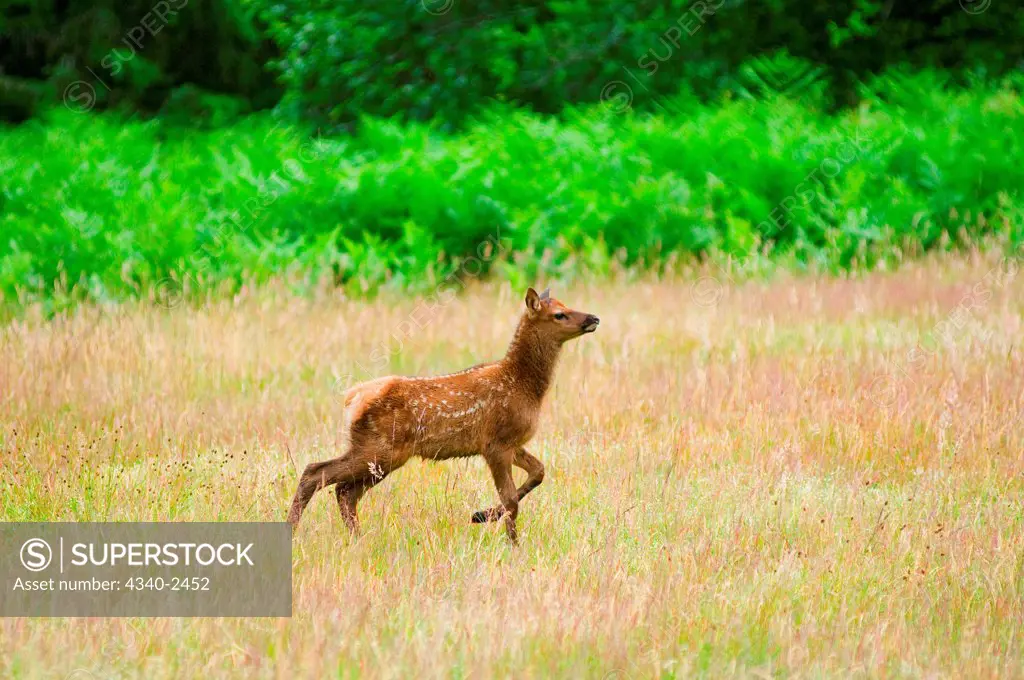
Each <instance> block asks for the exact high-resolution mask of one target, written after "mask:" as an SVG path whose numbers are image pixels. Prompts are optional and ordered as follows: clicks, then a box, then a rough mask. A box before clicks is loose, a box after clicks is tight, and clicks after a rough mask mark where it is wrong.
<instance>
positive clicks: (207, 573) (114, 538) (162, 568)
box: [0, 522, 292, 616]
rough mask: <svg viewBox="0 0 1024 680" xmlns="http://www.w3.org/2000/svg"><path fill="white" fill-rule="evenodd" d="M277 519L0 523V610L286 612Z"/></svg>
mask: <svg viewBox="0 0 1024 680" xmlns="http://www.w3.org/2000/svg"><path fill="white" fill-rule="evenodd" d="M291 614H292V538H291V527H290V526H288V524H286V523H284V522H199V523H191V522H83V523H73V522H69V523H59V522H53V523H44V522H6V523H0V616H291Z"/></svg>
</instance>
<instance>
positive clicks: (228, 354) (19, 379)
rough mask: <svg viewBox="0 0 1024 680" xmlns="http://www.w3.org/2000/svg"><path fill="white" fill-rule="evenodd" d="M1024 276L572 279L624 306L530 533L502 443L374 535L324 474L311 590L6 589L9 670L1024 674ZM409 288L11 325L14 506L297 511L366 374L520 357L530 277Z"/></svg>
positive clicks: (302, 584)
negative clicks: (250, 615)
mask: <svg viewBox="0 0 1024 680" xmlns="http://www.w3.org/2000/svg"><path fill="white" fill-rule="evenodd" d="M1016 274H1017V263H1016V261H1005V260H1000V259H999V258H997V257H995V256H989V255H974V256H972V257H963V258H946V259H935V260H928V261H925V262H921V263H918V264H914V265H909V266H907V267H906V268H904V269H901V270H899V271H898V272H896V273H884V274H883V273H879V274H872V275H868V276H863V277H860V278H855V279H831V278H811V277H807V278H792V277H781V278H776V279H774V280H772V281H770V282H748V283H733V282H732V281H731V280H730V278H729V277H727V276H726V275H725V274H724V273H723V272H721V271H719V270H716V269H709V270H707V271H706V272H705V276H706V278H702V279H699V280H697V281H696V283H694V281H695V279H694V278H687V279H678V280H675V279H664V280H657V281H656V280H653V279H646V280H645V279H640V280H636V281H631V282H621V283H603V284H593V285H575V286H572V287H569V288H559V287H557V286H556V287H555V288H554V290H553V291H552V292H553V294H554V295H555V296H557V297H559V298H560V299H562V300H563V301H565V302H566V303H567V304H569V305H570V306H574V307H577V308H580V309H584V310H587V311H592V312H594V313H596V314H598V315H600V316H601V319H602V323H601V327H600V330H599V331H598V332H597V333H596V334H594V335H592V336H587V337H584V338H581V339H580V340H577V341H575V342H573V343H572V344H571V345H569V346H568V347H567V352H566V353H565V355H564V356H563V359H562V363H561V365H560V368H559V371H558V375H557V378H556V383H555V386H554V388H553V389H552V392H551V393H550V396H549V398H548V402H547V404H546V406H545V412H544V415H543V418H542V425H541V429H540V432H539V433H538V436H537V437H536V439H535V440H534V441H533V442H532V444H531V446H530V447H529V448H530V450H531V451H532V452H533V453H534V454H535V455H537V456H538V457H539V458H540V459H541V460H542V461H544V463H545V464H546V466H547V471H548V474H547V478H546V480H545V482H544V484H543V485H542V486H541V487H540V488H539V489H537V490H536V491H534V492H533V493H532V494H531V495H530V496H529V497H527V498H526V499H525V500H524V501H523V503H522V505H521V510H520V519H519V526H520V540H521V546H520V548H519V549H513V548H511V547H510V546H509V544H508V542H507V540H506V538H505V536H504V532H503V529H502V527H501V525H500V524H489V525H471V524H470V522H469V519H470V515H471V513H472V512H473V511H475V510H479V509H482V508H485V507H488V506H490V505H493V504H494V502H495V500H496V494H495V491H494V489H493V485H492V482H491V480H490V475H489V474H488V472H487V470H486V468H485V466H484V465H483V462H482V461H481V460H479V459H473V460H468V461H453V462H449V463H445V464H427V463H421V462H417V461H414V462H411V463H410V464H409V465H407V466H405V467H404V468H403V469H402V470H400V471H399V472H398V473H396V474H395V475H392V476H391V477H389V478H388V479H387V481H386V482H384V483H383V484H382V485H381V486H380V487H378V488H376V489H374V490H373V491H371V492H370V493H369V494H368V495H367V497H366V499H365V500H364V501H363V504H362V505H361V506H360V512H361V518H362V522H363V534H362V535H361V536H360V537H358V538H353V537H351V536H350V535H349V534H348V532H347V531H346V530H345V528H344V526H343V524H342V522H341V519H340V517H339V515H338V513H337V508H336V506H335V504H334V498H333V494H328V493H324V494H320V495H318V496H317V497H316V498H315V499H314V501H313V502H312V503H311V504H310V507H309V510H308V511H307V514H306V516H305V518H304V520H303V525H302V527H301V528H300V530H299V532H298V534H297V537H296V539H295V543H294V578H295V584H294V616H293V617H292V618H290V619H0V677H13V678H65V677H67V676H68V675H69V674H70V675H71V677H73V678H78V679H84V678H97V679H101V678H102V679H105V678H147V679H159V678H183V677H202V678H219V677H229V676H231V677H235V676H244V677H256V678H281V679H286V678H293V677H382V678H405V677H419V676H423V677H445V678H463V677H466V678H487V677H550V676H563V677H591V678H650V677H663V678H673V677H690V676H708V677H778V676H786V677H823V676H829V677H936V678H943V677H1024V477H1022V474H1024V457H1022V451H1024V416H1022V414H1024V348H1022V346H1021V339H1022V338H1024V277H1021V276H1019V275H1016ZM416 305H417V302H416V301H415V300H399V299H395V300H378V301H376V302H373V303H366V302H357V301H347V300H344V299H341V298H340V297H337V296H334V295H328V294H325V295H324V296H323V297H321V298H319V299H313V300H310V299H295V298H292V297H289V296H288V295H287V294H285V293H283V292H280V291H273V290H263V291H261V292H259V293H254V294H251V295H248V296H246V297H245V298H244V299H239V300H235V301H232V302H219V303H214V304H212V305H209V306H205V307H201V308H189V307H185V306H182V307H178V308H175V309H171V310H163V309H159V308H157V307H153V306H148V307H145V306H134V307H133V306H127V307H118V308H115V309H107V310H103V309H97V308H85V309H81V310H79V311H78V312H76V313H74V314H73V315H70V316H67V317H63V318H60V319H58V320H55V321H49V322H42V321H34V320H32V319H28V320H22V321H17V322H13V323H11V324H10V325H8V326H7V327H5V328H3V329H2V330H0V456H2V461H3V466H2V475H0V519H2V520H5V521H28V520H37V521H38V520H56V521H85V520H116V521H131V520H148V521H154V520H169V521H209V520H217V521H224V520H251V521H262V520H275V521H279V520H283V519H284V517H285V513H286V511H287V507H288V504H289V502H290V500H291V495H292V493H293V492H294V486H295V482H296V479H297V475H296V468H297V467H301V466H302V465H303V464H304V463H305V462H307V461H309V460H312V459H319V458H326V457H329V456H333V455H335V454H334V451H335V448H336V444H337V442H338V441H339V439H340V434H339V432H338V429H337V425H338V423H339V418H340V413H341V403H340V399H339V397H340V394H341V391H342V389H343V388H344V386H345V385H346V384H347V383H348V382H350V381H352V380H358V379H361V378H364V377H370V376H369V375H365V374H366V373H372V374H378V373H379V374H385V373H389V372H397V373H406V374H431V373H439V372H448V371H451V370H457V369H460V368H463V367H465V366H468V365H470V364H472V363H476V362H478V361H482V360H486V359H490V358H496V357H498V356H500V355H501V353H502V352H503V351H504V348H505V345H506V344H507V342H508V341H509V339H510V337H511V333H512V330H513V329H514V326H515V323H516V319H517V317H518V315H519V313H520V311H521V309H522V291H518V290H516V291H513V290H511V289H509V288H508V287H503V286H499V285H496V284H494V285H486V286H480V287H476V288H473V289H471V290H469V291H466V293H465V294H464V295H462V296H460V297H458V298H457V299H455V300H453V301H451V302H448V303H447V304H442V305H439V306H437V307H436V308H434V309H426V307H420V308H419V311H416ZM424 310H426V311H425V312H424ZM410 319H415V322H413V323H410ZM384 359H386V361H387V363H388V365H387V366H385V365H384V361H383V360H384ZM360 366H361V367H360ZM517 474H519V475H521V474H522V473H519V472H517ZM518 479H519V478H518V477H517V481H518Z"/></svg>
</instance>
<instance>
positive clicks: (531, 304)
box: [526, 288, 540, 312]
mask: <svg viewBox="0 0 1024 680" xmlns="http://www.w3.org/2000/svg"><path fill="white" fill-rule="evenodd" d="M526 308H527V309H529V310H530V311H532V312H539V311H540V296H539V295H537V291H535V290H534V289H533V288H529V289H527V291H526Z"/></svg>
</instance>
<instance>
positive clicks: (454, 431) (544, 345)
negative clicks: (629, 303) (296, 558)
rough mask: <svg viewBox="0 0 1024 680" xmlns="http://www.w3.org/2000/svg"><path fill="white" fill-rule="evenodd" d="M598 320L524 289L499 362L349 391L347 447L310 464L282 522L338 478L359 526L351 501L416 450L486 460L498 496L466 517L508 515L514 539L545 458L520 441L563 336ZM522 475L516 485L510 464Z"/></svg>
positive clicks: (352, 521)
mask: <svg viewBox="0 0 1024 680" xmlns="http://www.w3.org/2000/svg"><path fill="white" fill-rule="evenodd" d="M598 323H599V319H598V318H597V317H596V316H594V315H592V314H587V313H585V312H577V311H573V310H571V309H569V308H567V307H566V306H565V305H563V304H562V303H561V302H559V301H558V300H555V299H553V298H551V297H549V296H548V292H547V291H544V293H542V294H540V295H538V294H537V292H536V291H535V290H534V289H533V288H530V289H529V290H528V291H527V293H526V311H525V312H524V313H523V317H522V319H520V321H519V326H518V328H516V333H515V336H514V337H513V338H512V343H511V344H510V345H509V348H508V352H507V353H506V354H505V357H504V358H502V359H501V360H500V361H495V362H493V363H489V364H480V365H479V366H474V367H473V368H469V369H466V370H465V371H462V372H460V373H453V374H451V375H443V376H439V377H436V378H404V377H399V376H388V377H386V378H379V379H377V380H371V381H369V382H365V383H362V384H359V385H356V386H354V387H352V388H351V389H349V390H348V391H346V392H345V420H346V423H345V427H346V428H347V433H346V435H347V439H348V445H347V450H346V451H345V453H344V454H342V455H341V456H340V457H338V458H334V459H333V460H327V461H324V462H322V463H311V464H310V465H308V466H306V469H305V471H303V473H302V478H301V479H300V480H299V488H298V490H297V491H296V492H295V500H293V501H292V507H291V510H290V511H289V512H288V522H289V523H290V524H291V525H292V526H293V527H296V526H298V524H299V519H300V518H301V517H302V511H303V510H304V509H305V507H306V505H307V504H308V503H309V501H310V499H311V498H312V497H313V494H315V493H316V492H317V491H319V490H320V489H323V488H324V487H327V486H330V485H332V484H334V485H336V488H335V492H336V495H337V497H338V508H339V509H340V510H341V515H342V517H343V518H344V519H345V522H346V524H348V526H349V527H350V528H351V529H352V530H353V531H356V530H358V526H359V525H358V519H357V517H356V504H357V503H358V502H359V499H360V498H361V497H362V495H363V494H364V493H366V490H367V489H369V488H370V487H372V486H374V485H375V484H377V483H379V482H380V481H381V480H383V479H384V478H385V477H386V476H388V475H389V474H391V473H392V472H394V471H395V470H397V469H398V468H400V467H402V466H403V465H404V464H405V462H406V461H407V460H409V459H410V458H411V457H413V456H419V457H421V458H426V459H429V460H444V459H446V458H461V457H467V456H476V455H480V456H483V457H484V460H486V461H487V465H488V467H489V468H490V469H491V474H492V475H493V476H494V484H495V486H497V487H498V497H499V498H500V499H501V505H499V506H497V507H494V508H491V509H489V510H483V511H480V512H476V513H474V514H473V518H472V521H473V522H474V523H476V522H492V521H495V520H498V519H499V518H501V517H502V516H504V517H505V528H506V531H507V532H508V536H509V538H510V539H511V540H512V542H513V543H516V540H517V539H516V515H517V514H518V511H519V501H521V500H522V499H523V496H525V495H526V494H528V493H530V491H532V490H533V489H535V488H536V487H537V485H538V484H540V483H541V481H542V480H543V479H544V465H543V464H542V463H541V462H540V461H539V460H537V459H536V458H534V457H533V456H531V455H530V454H529V453H528V452H527V451H526V449H524V448H523V445H524V444H526V442H528V441H530V438H531V437H533V434H534V432H536V430H537V418H538V415H539V412H540V406H541V402H542V401H543V400H544V395H545V393H546V392H547V391H548V387H549V386H550V384H551V379H552V376H553V375H554V371H555V364H556V362H557V360H558V355H559V352H560V351H561V348H562V344H563V343H565V342H566V341H567V340H572V339H573V338H578V337H579V336H581V335H584V334H585V333H592V332H593V331H595V330H597V325H598ZM513 465H515V466H516V467H519V468H522V469H523V470H525V471H526V473H527V475H528V477H527V479H526V482H525V483H524V484H523V485H522V486H521V487H519V488H518V489H517V488H516V486H515V482H514V481H513V479H512V466H513Z"/></svg>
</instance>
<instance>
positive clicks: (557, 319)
mask: <svg viewBox="0 0 1024 680" xmlns="http://www.w3.org/2000/svg"><path fill="white" fill-rule="evenodd" d="M526 314H527V317H528V318H529V320H530V323H531V324H532V325H533V326H534V327H535V328H536V329H537V331H538V332H539V333H541V334H544V335H547V336H549V337H553V338H555V339H556V340H558V341H559V342H565V341H567V340H572V339H573V338H578V337H580V336H581V335H586V334H587V333H593V332H594V331H596V330H597V326H598V324H599V323H601V320H600V319H598V318H597V317H596V316H594V315H593V314H588V313H587V312H579V311H576V310H575V309H569V308H568V307H566V306H565V305H564V304H562V303H561V302H560V301H558V300H556V299H555V298H553V297H551V295H550V294H549V293H548V291H547V290H545V291H544V292H543V293H538V292H537V291H535V290H534V289H533V288H530V289H529V290H527V291H526Z"/></svg>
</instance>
